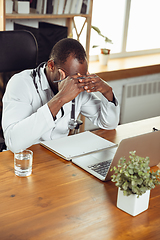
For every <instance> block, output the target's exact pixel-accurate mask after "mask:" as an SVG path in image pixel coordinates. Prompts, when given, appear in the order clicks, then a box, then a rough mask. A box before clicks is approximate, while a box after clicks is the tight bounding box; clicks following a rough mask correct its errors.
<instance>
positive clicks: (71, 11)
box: [70, 0, 77, 14]
mask: <svg viewBox="0 0 160 240" xmlns="http://www.w3.org/2000/svg"><path fill="white" fill-rule="evenodd" d="M76 4H77V0H72V5H71V9H70V14H75V9H76Z"/></svg>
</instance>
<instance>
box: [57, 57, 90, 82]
mask: <svg viewBox="0 0 160 240" xmlns="http://www.w3.org/2000/svg"><path fill="white" fill-rule="evenodd" d="M58 69H61V70H62V71H63V72H64V73H65V77H67V76H72V75H77V74H78V73H80V74H81V75H86V74H87V71H88V64H87V60H85V61H84V62H82V63H80V62H79V61H78V60H77V59H76V58H74V57H73V56H69V57H68V58H67V61H66V62H65V63H64V64H62V65H61V66H59V67H58ZM57 80H59V79H57Z"/></svg>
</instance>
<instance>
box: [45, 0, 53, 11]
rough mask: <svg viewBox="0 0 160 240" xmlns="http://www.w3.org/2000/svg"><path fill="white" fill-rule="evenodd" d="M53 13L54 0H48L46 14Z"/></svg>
mask: <svg viewBox="0 0 160 240" xmlns="http://www.w3.org/2000/svg"><path fill="white" fill-rule="evenodd" d="M52 13H53V0H47V9H46V14H52Z"/></svg>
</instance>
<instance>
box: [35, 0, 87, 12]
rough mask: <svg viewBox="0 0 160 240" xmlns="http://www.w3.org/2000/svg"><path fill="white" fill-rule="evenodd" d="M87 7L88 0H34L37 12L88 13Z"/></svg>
mask: <svg viewBox="0 0 160 240" xmlns="http://www.w3.org/2000/svg"><path fill="white" fill-rule="evenodd" d="M34 3H35V2H34ZM34 5H35V4H34ZM89 7H90V0H36V12H37V13H38V14H88V13H89Z"/></svg>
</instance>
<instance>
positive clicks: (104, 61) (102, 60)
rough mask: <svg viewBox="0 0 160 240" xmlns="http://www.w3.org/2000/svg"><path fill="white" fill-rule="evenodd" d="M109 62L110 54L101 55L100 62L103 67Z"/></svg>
mask: <svg viewBox="0 0 160 240" xmlns="http://www.w3.org/2000/svg"><path fill="white" fill-rule="evenodd" d="M108 60H109V54H102V53H100V54H99V62H100V64H101V65H104V66H105V65H107V63H108Z"/></svg>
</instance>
